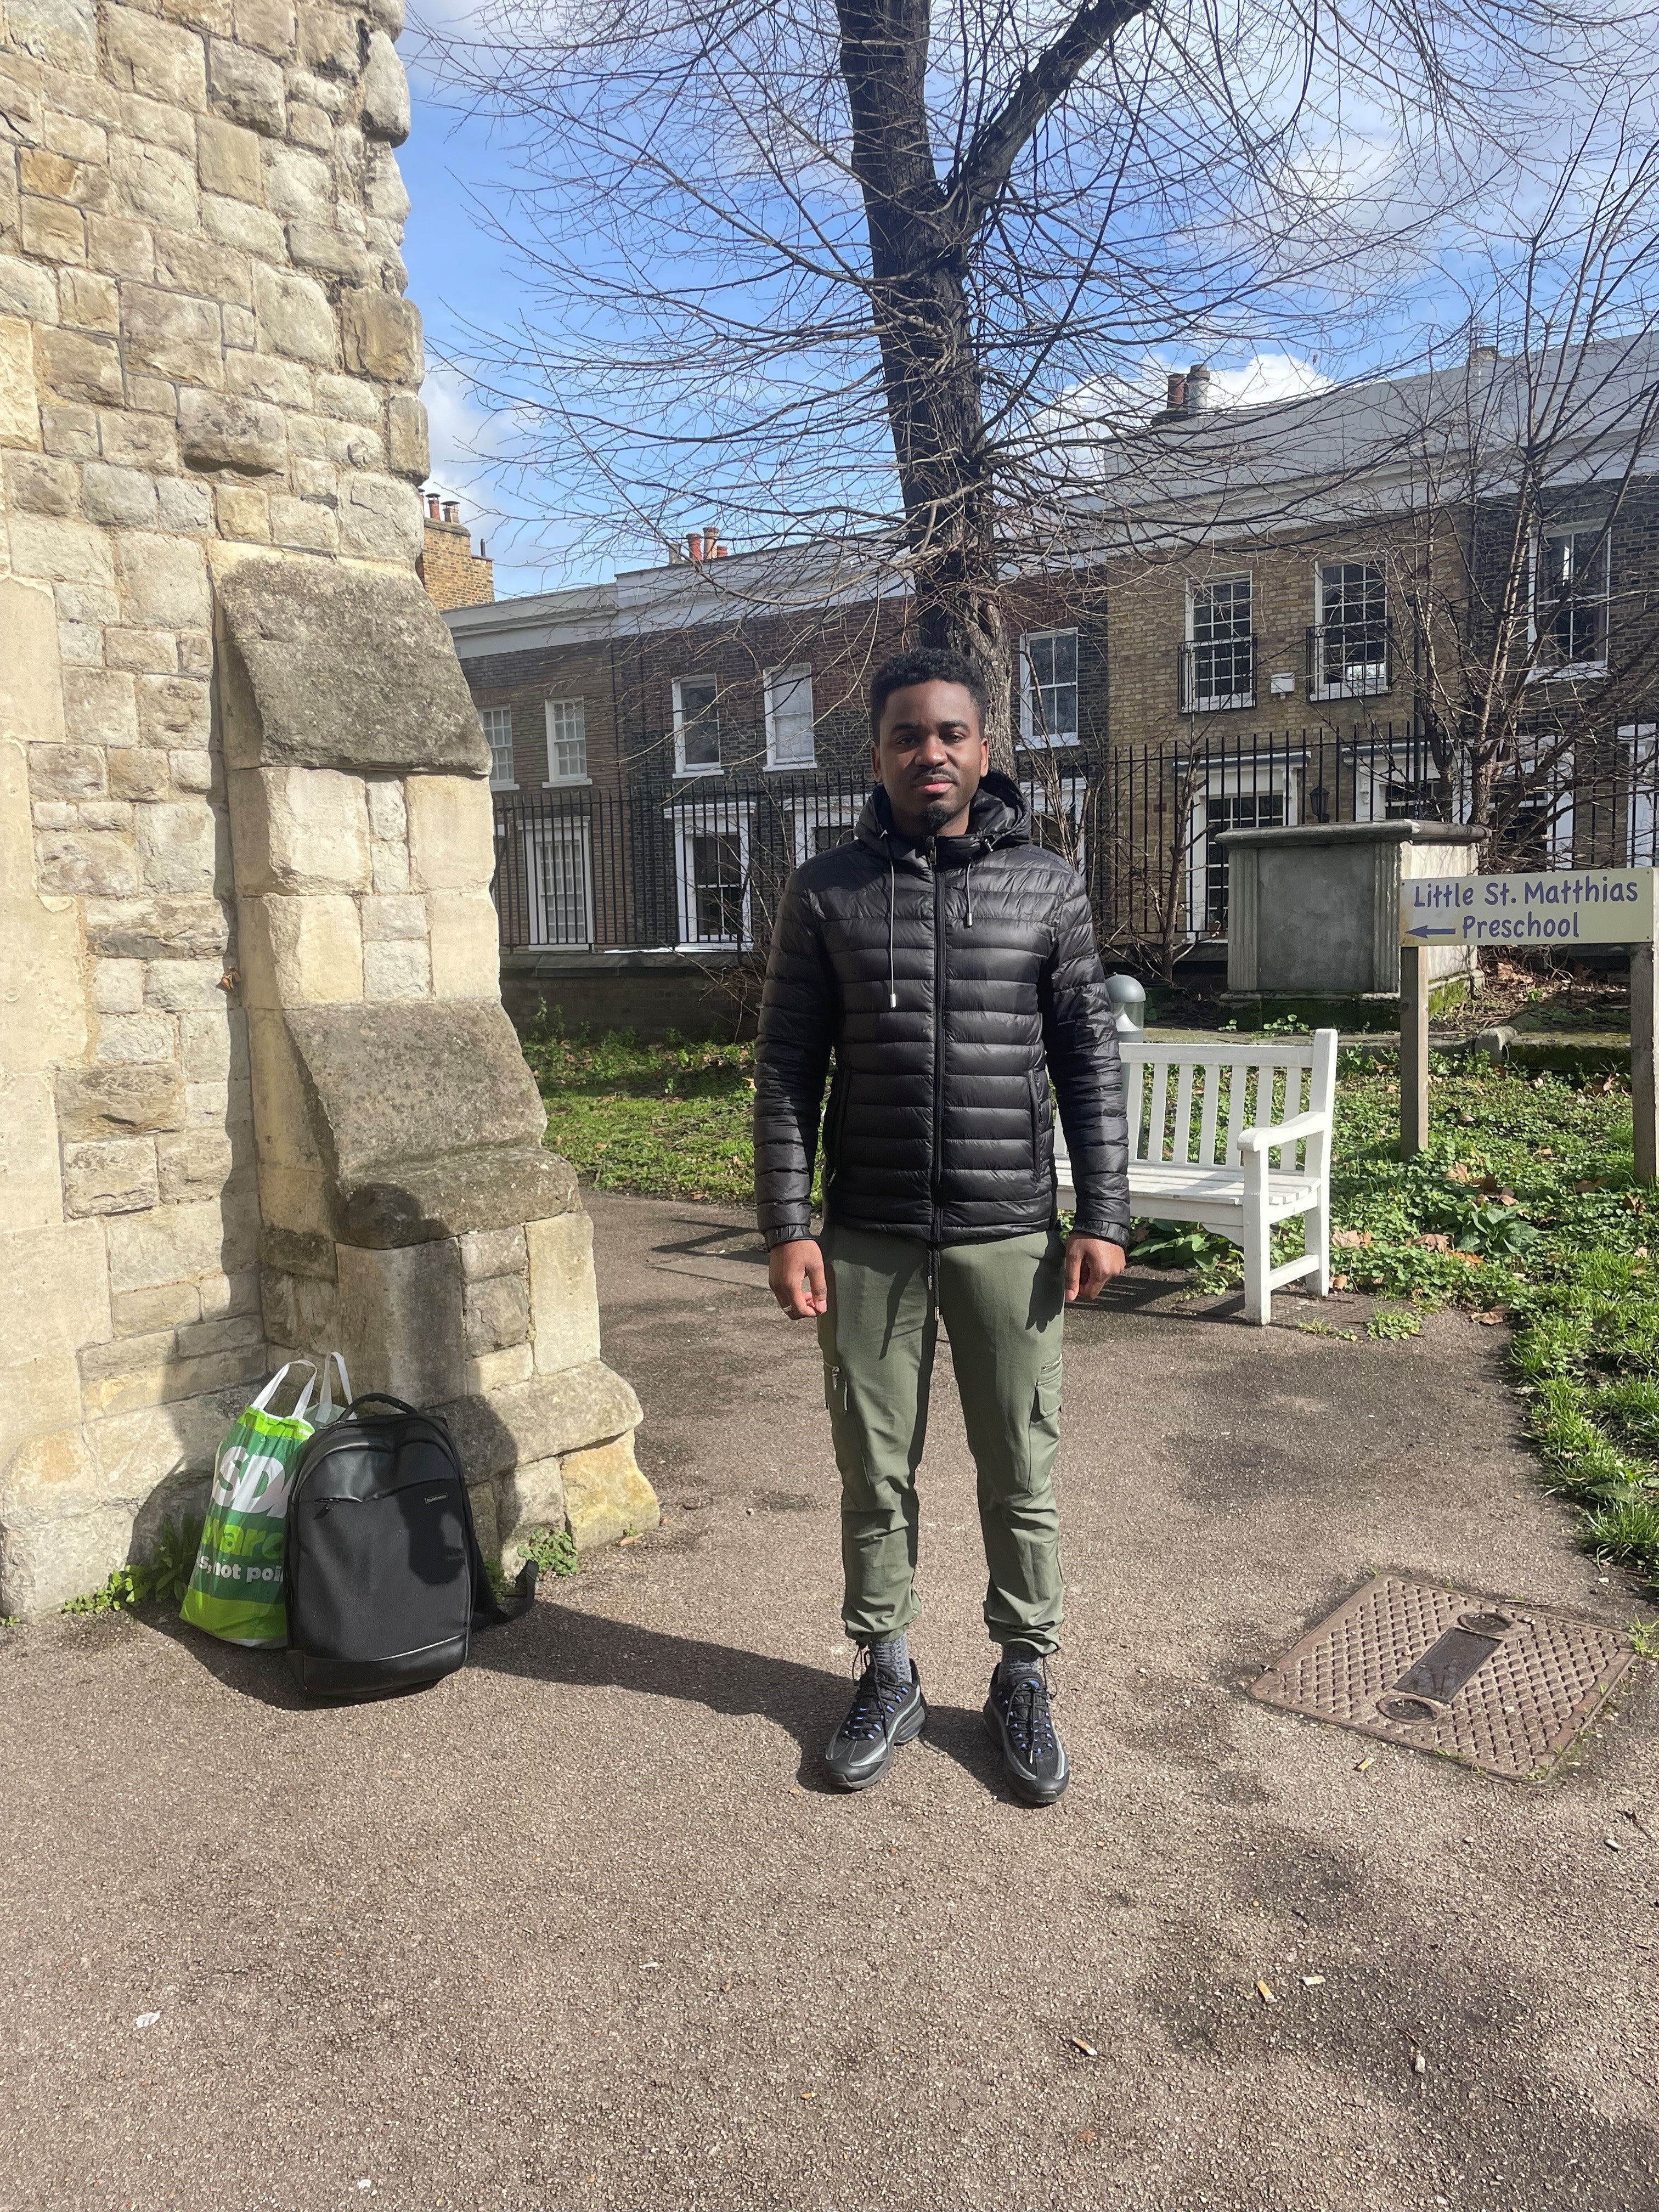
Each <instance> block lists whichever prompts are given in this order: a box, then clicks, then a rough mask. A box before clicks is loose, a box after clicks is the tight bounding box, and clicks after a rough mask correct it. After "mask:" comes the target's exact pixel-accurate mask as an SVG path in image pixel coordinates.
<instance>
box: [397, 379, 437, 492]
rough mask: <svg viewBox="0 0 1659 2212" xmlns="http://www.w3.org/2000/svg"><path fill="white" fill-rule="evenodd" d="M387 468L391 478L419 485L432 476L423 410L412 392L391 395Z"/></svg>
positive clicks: (430, 456)
mask: <svg viewBox="0 0 1659 2212" xmlns="http://www.w3.org/2000/svg"><path fill="white" fill-rule="evenodd" d="M386 465H387V466H388V467H389V468H390V469H391V471H392V474H393V475H394V476H399V477H409V478H410V482H411V483H416V484H422V483H425V482H426V480H427V478H428V476H430V475H431V473H432V447H431V441H430V438H429V435H428V429H427V420H426V409H425V408H424V407H423V406H422V404H421V402H420V400H419V398H417V397H416V394H415V393H414V392H393V393H392V398H391V401H390V403H389V404H388V405H387V408H386Z"/></svg>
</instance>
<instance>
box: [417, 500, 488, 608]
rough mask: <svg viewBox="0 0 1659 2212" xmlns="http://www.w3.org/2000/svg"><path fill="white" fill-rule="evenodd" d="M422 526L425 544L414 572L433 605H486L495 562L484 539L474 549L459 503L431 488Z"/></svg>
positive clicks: (439, 606)
mask: <svg viewBox="0 0 1659 2212" xmlns="http://www.w3.org/2000/svg"><path fill="white" fill-rule="evenodd" d="M415 573H416V575H417V576H418V577H419V578H420V580H421V581H422V583H423V584H424V585H425V586H426V588H427V592H428V597H429V598H430V599H431V601H432V604H433V605H434V606H435V607H438V608H441V609H445V610H447V609H448V608H450V607H476V606H483V605H488V604H489V601H490V600H492V599H494V598H495V562H493V561H492V560H490V558H489V556H488V554H487V553H486V552H485V550H484V547H483V540H482V539H480V540H479V544H478V550H477V552H476V553H475V552H474V551H473V550H472V533H471V531H470V530H469V529H468V528H467V526H466V525H465V523H464V522H463V521H462V520H461V510H460V507H459V503H458V502H457V501H454V500H453V499H450V500H446V499H441V498H440V497H439V495H438V494H437V493H436V492H430V491H429V492H428V494H427V495H426V513H425V514H424V515H423V516H422V546H421V550H420V552H419V554H418V555H417V556H416V561H415Z"/></svg>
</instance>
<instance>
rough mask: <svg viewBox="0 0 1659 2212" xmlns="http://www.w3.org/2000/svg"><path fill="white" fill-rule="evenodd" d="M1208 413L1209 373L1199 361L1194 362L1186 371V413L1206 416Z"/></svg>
mask: <svg viewBox="0 0 1659 2212" xmlns="http://www.w3.org/2000/svg"><path fill="white" fill-rule="evenodd" d="M1209 411H1210V372H1209V370H1208V369H1207V368H1206V367H1205V366H1204V363H1203V362H1201V361H1195V362H1194V363H1193V365H1192V367H1191V368H1189V369H1188V371H1187V412H1188V414H1189V415H1207V414H1208V413H1209Z"/></svg>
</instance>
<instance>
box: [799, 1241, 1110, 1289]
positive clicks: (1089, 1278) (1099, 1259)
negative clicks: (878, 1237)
mask: <svg viewBox="0 0 1659 2212" xmlns="http://www.w3.org/2000/svg"><path fill="white" fill-rule="evenodd" d="M782 1249H785V1250H787V1251H791V1252H799V1250H800V1249H801V1248H800V1246H799V1244H791V1245H787V1246H785V1247H783V1248H782ZM814 1249H816V1247H815V1248H814ZM773 1256H774V1258H775V1257H776V1255H775V1254H774V1255H773ZM1127 1264H1128V1255H1127V1253H1126V1252H1125V1251H1124V1249H1123V1247H1122V1246H1121V1244H1109V1243H1107V1242H1106V1240H1105V1238H1104V1237H1078V1236H1075V1235H1073V1236H1071V1237H1067V1238H1066V1304H1067V1305H1068V1306H1069V1305H1073V1304H1076V1302H1077V1300H1078V1299H1079V1298H1096V1297H1099V1296H1100V1293H1101V1292H1102V1291H1103V1290H1104V1289H1105V1287H1106V1285H1107V1284H1108V1283H1109V1282H1110V1281H1111V1279H1112V1278H1113V1276H1114V1275H1121V1273H1123V1270H1124V1268H1125V1267H1127ZM772 1286H773V1288H774V1289H776V1288H777V1277H776V1276H774V1277H773V1278H772Z"/></svg>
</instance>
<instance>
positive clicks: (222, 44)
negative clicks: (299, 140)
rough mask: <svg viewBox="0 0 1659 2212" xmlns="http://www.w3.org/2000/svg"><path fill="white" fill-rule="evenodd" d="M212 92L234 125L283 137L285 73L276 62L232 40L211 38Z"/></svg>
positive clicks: (210, 85)
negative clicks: (235, 43) (239, 124)
mask: <svg viewBox="0 0 1659 2212" xmlns="http://www.w3.org/2000/svg"><path fill="white" fill-rule="evenodd" d="M208 92H209V96H210V99H211V100H212V102H213V106H214V107H215V109H216V111H217V112H218V113H219V114H221V115H228V117H229V118H230V119H231V121H232V122H233V123H242V124H246V125H247V127H248V129H249V130H250V131H259V132H261V133H262V134H263V135H264V137H267V138H280V137H282V135H283V119H284V118H283V72H282V70H280V69H279V68H278V67H277V65H276V63H275V62H274V61H270V60H268V59H267V58H265V57H264V55H262V54H252V53H249V52H248V51H247V50H246V47H244V46H236V45H234V44H233V43H232V42H231V41H230V40H228V39H210V40H208Z"/></svg>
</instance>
